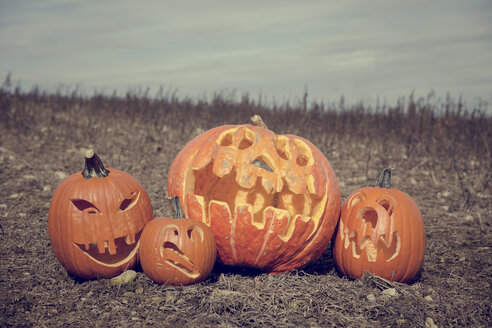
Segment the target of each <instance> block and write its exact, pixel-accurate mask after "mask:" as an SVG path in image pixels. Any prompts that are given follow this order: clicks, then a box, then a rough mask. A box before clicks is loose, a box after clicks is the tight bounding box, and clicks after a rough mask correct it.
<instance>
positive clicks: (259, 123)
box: [251, 115, 268, 130]
mask: <svg viewBox="0 0 492 328" xmlns="http://www.w3.org/2000/svg"><path fill="white" fill-rule="evenodd" d="M251 122H253V124H254V125H256V126H259V127H260V128H263V129H265V130H268V127H267V126H266V124H265V122H264V121H263V119H262V118H261V116H260V115H255V116H253V117H251Z"/></svg>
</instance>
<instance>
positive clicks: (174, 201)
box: [169, 196, 185, 219]
mask: <svg viewBox="0 0 492 328" xmlns="http://www.w3.org/2000/svg"><path fill="white" fill-rule="evenodd" d="M169 204H170V205H171V212H172V213H173V219H182V218H184V217H185V216H184V214H183V208H182V207H181V203H180V202H179V197H178V196H174V197H169Z"/></svg>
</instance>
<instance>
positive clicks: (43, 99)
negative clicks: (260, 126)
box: [0, 85, 492, 327]
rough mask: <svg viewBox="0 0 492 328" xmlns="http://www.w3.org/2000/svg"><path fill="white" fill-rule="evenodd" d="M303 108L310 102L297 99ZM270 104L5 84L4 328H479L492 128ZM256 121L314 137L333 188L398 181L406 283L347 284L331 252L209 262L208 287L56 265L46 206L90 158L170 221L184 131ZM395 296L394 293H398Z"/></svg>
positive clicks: (479, 114)
mask: <svg viewBox="0 0 492 328" xmlns="http://www.w3.org/2000/svg"><path fill="white" fill-rule="evenodd" d="M305 99H306V98H305ZM344 107H345V106H344V104H343V103H340V104H331V105H324V104H314V103H313V104H307V103H306V102H299V104H284V105H282V106H273V107H272V106H270V107H268V108H267V107H266V106H263V105H261V104H259V103H258V102H255V101H253V100H250V99H248V98H247V97H243V99H242V100H240V101H234V100H228V99H226V98H224V97H222V96H220V95H216V96H215V97H214V98H213V99H212V100H209V101H205V100H204V101H191V100H189V99H177V98H176V97H175V96H174V95H165V96H163V97H160V98H159V99H150V98H148V97H146V95H145V94H143V95H142V94H130V93H129V94H127V95H126V97H115V96H113V97H108V96H103V95H94V96H93V97H90V98H84V97H81V96H78V95H77V94H76V93H73V94H67V95H62V94H60V93H56V94H46V93H42V92H39V91H38V90H33V91H31V92H28V93H25V92H21V91H20V90H19V88H17V89H13V88H11V87H10V86H5V85H4V86H3V87H2V89H0V117H1V119H0V120H1V123H0V182H1V185H2V188H1V189H0V255H1V257H0V326H2V327H31V326H34V327H94V326H95V327H147V326H159V327H243V326H244V327H330V326H337V327H343V326H347V327H383V326H389V327H435V326H434V325H437V326H438V327H449V326H463V327H490V326H491V325H492V322H491V301H492V299H491V297H492V296H491V295H492V294H491V282H492V192H491V188H492V182H491V172H492V164H491V163H492V156H491V155H492V153H491V150H490V149H491V148H492V119H491V117H490V115H486V114H485V113H484V110H483V108H467V107H466V104H462V103H461V102H457V101H455V100H453V99H450V98H448V99H446V100H442V99H431V100H429V99H427V100H423V99H419V100H414V99H413V97H410V98H409V99H407V100H406V101H401V102H399V103H398V104H396V105H394V106H381V107H379V108H367V107H364V106H362V105H356V106H352V107H350V108H344ZM253 114H260V115H261V116H262V117H263V119H264V121H265V122H266V123H267V124H268V126H269V128H270V129H271V130H273V131H276V132H277V133H290V134H296V135H299V136H302V137H304V138H307V139H309V140H310V141H312V142H313V143H314V144H315V145H316V146H317V147H318V148H319V149H320V150H321V151H322V152H323V153H324V154H325V156H326V157H327V158H328V160H329V161H330V162H331V164H332V166H333V168H334V170H335V173H336V175H337V178H338V181H339V183H340V189H341V193H342V199H344V198H345V197H347V196H348V194H349V193H351V192H352V191H354V190H356V189H358V188H361V187H363V186H367V185H372V184H374V180H375V177H376V175H377V173H378V172H379V170H380V169H382V168H383V167H385V166H388V165H390V164H398V166H397V167H396V168H395V169H394V171H393V180H392V181H393V186H394V187H396V188H398V189H400V190H402V191H404V192H406V193H408V194H409V195H411V196H412V197H413V198H414V199H415V201H416V202H417V204H418V205H419V207H420V210H421V212H422V214H423V218H424V223H425V230H426V240H427V247H426V252H425V259H424V264H423V267H422V270H421V271H420V273H419V274H418V276H417V277H416V278H415V279H414V280H413V281H412V282H411V283H409V284H401V283H390V282H387V281H385V280H382V279H380V278H379V277H377V276H373V275H370V274H367V275H365V276H364V277H363V278H362V279H360V280H351V279H347V278H345V277H342V276H341V275H340V274H339V273H338V272H337V271H336V269H335V268H334V264H333V259H332V256H331V251H330V249H329V248H328V249H327V250H326V252H325V253H324V255H323V256H322V257H321V258H320V259H319V260H317V261H316V262H315V263H313V264H312V265H310V266H308V267H306V268H304V269H303V270H299V271H294V272H290V273H286V274H276V275H272V274H265V273H261V272H255V271H251V270H245V269H239V268H230V267H224V266H220V265H216V267H215V268H214V271H213V272H212V274H211V276H210V277H209V278H208V279H207V280H205V281H204V282H201V283H198V284H195V285H191V286H184V287H176V286H165V285H163V286H158V285H156V284H154V283H153V282H152V281H151V280H150V279H148V278H147V277H146V276H145V274H144V273H143V272H142V271H141V269H138V268H137V272H138V274H137V278H136V279H135V281H133V282H132V283H130V284H128V285H123V286H115V285H112V284H110V282H109V281H108V280H106V279H100V280H89V281H86V280H80V279H76V278H74V277H71V276H69V275H68V274H67V272H66V271H65V269H63V267H62V266H61V265H60V264H59V263H58V261H57V259H56V258H55V256H54V254H53V252H52V249H51V245H50V240H49V237H48V223H47V216H48V209H49V206H50V200H51V197H52V195H53V193H54V191H55V190H56V188H57V186H58V185H59V184H60V182H61V181H62V180H63V179H64V178H65V177H67V176H68V175H69V174H72V173H75V172H79V171H81V170H82V168H83V157H84V153H85V151H86V150H87V149H88V148H90V147H91V148H94V149H95V150H96V152H97V153H98V155H99V156H100V157H101V159H102V160H103V161H104V163H105V165H106V167H113V168H118V169H121V170H124V171H126V172H128V173H130V174H132V175H133V176H134V177H136V178H137V179H138V180H139V181H140V182H141V183H142V185H143V186H144V187H145V188H146V190H147V192H148V194H149V196H150V199H151V202H152V205H153V209H154V213H155V215H156V216H169V215H170V212H169V209H168V203H167V194H166V191H167V174H168V172H169V169H170V165H171V163H172V161H173V159H174V157H175V156H176V154H177V153H178V152H179V150H180V149H181V148H182V147H183V146H184V145H185V144H186V142H187V141H189V140H190V139H191V138H192V137H193V136H195V135H197V134H199V133H201V132H203V131H205V130H207V129H210V128H212V127H215V126H217V125H221V124H239V123H247V122H249V118H250V117H251V116H252V115H253ZM393 289H394V290H393Z"/></svg>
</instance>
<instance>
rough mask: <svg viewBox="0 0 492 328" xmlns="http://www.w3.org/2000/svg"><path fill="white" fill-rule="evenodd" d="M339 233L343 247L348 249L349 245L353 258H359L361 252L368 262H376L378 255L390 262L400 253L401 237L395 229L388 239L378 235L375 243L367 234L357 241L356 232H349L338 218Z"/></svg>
mask: <svg viewBox="0 0 492 328" xmlns="http://www.w3.org/2000/svg"><path fill="white" fill-rule="evenodd" d="M340 234H341V237H342V241H343V242H344V248H345V249H348V248H349V246H350V247H351V250H352V256H353V257H355V258H360V257H361V255H362V254H365V256H366V257H367V260H368V261H369V262H376V260H377V259H378V258H379V257H380V256H382V257H383V258H384V259H385V261H386V262H390V261H391V260H393V259H394V258H395V257H396V256H397V255H398V254H399V253H400V245H401V239H400V235H399V234H398V232H397V231H395V232H394V233H393V236H392V238H391V237H390V238H389V240H388V239H387V238H386V236H385V235H380V236H379V239H378V240H377V242H376V244H375V243H374V241H373V240H372V239H371V237H369V236H364V237H362V238H361V239H360V242H359V241H358V240H359V236H358V235H357V232H355V231H351V232H349V230H348V228H347V226H345V225H344V223H343V221H342V220H340Z"/></svg>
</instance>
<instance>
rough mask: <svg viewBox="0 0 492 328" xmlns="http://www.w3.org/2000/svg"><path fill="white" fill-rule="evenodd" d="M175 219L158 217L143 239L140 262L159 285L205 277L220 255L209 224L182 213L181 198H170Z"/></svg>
mask: <svg viewBox="0 0 492 328" xmlns="http://www.w3.org/2000/svg"><path fill="white" fill-rule="evenodd" d="M170 201H171V208H172V212H173V217H172V218H156V219H154V220H152V221H150V222H149V223H148V224H147V225H146V226H145V228H144V231H143V233H142V237H141V238H140V242H141V244H140V250H139V252H140V264H141V265H142V269H143V271H144V272H145V274H146V275H147V276H148V277H149V278H150V279H152V280H153V281H154V282H156V283H157V284H169V285H189V284H192V283H196V282H199V281H202V280H205V279H206V278H207V277H208V276H209V275H210V272H212V269H213V267H214V264H215V260H216V258H217V248H216V245H215V239H214V236H213V234H212V232H211V231H210V229H209V227H208V226H207V225H206V224H204V223H202V222H199V221H196V220H190V219H186V218H184V216H183V212H182V209H181V205H180V203H179V198H178V197H173V198H171V199H170Z"/></svg>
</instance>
